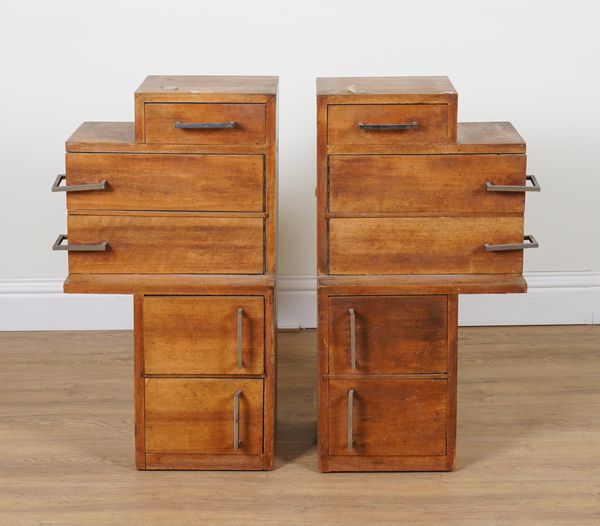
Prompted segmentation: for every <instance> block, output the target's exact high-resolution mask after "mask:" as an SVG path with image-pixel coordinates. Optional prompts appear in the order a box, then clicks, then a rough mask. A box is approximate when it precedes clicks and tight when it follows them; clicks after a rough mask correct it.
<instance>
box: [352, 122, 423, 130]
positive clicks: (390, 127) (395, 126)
mask: <svg viewBox="0 0 600 526" xmlns="http://www.w3.org/2000/svg"><path fill="white" fill-rule="evenodd" d="M358 127H359V128H360V129H361V130H371V131H402V130H416V129H417V128H418V127H419V123H418V122H406V123H402V124H368V123H366V122H359V123H358Z"/></svg>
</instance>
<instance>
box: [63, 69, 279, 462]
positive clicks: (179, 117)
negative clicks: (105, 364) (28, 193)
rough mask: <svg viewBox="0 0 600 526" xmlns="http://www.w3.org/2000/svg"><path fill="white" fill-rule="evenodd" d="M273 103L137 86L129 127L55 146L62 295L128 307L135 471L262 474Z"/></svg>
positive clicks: (259, 88)
mask: <svg viewBox="0 0 600 526" xmlns="http://www.w3.org/2000/svg"><path fill="white" fill-rule="evenodd" d="M276 94H277V78H276V77H198V76H187V77H163V76H159V77H148V78H147V79H146V80H145V81H144V82H143V83H142V85H141V86H140V87H139V88H138V90H137V91H136V94H135V116H136V118H135V123H84V124H83V125H81V126H80V127H79V129H78V130H77V131H76V132H75V133H74V134H73V135H72V136H71V138H70V139H69V140H68V141H67V152H68V153H67V156H66V178H65V180H64V183H63V184H62V185H61V184H60V183H62V182H63V181H61V180H60V179H57V183H55V185H56V184H58V185H59V186H55V187H54V188H53V190H54V191H65V192H66V193H67V208H68V211H69V214H68V246H70V248H71V249H72V250H70V251H69V272H70V274H69V277H68V278H67V280H66V281H65V285H64V290H65V292H76V293H82V292H83V293H107V294H134V380H135V415H136V419H135V463H136V466H137V467H138V469H160V470H164V469H227V470H233V469H236V470H262V469H272V467H273V458H274V430H275V385H276V378H275V375H276V362H275V359H276V357H275V326H276V320H275V299H274V287H275V273H276V268H277V266H276V253H277V252H276V238H277V110H276ZM86 185H93V186H92V188H89V187H88V186H86ZM73 245H75V246H73ZM82 245H83V246H82ZM86 245H88V247H86ZM90 245H91V247H90ZM67 248H68V247H67ZM90 248H92V249H93V250H90ZM62 249H64V248H62Z"/></svg>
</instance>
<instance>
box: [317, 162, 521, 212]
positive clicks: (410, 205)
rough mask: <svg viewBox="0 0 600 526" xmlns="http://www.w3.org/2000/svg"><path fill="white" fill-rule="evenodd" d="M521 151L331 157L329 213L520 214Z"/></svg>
mask: <svg viewBox="0 0 600 526" xmlns="http://www.w3.org/2000/svg"><path fill="white" fill-rule="evenodd" d="M525 164H526V159H525V156H524V155H332V156H331V157H330V158H329V211H330V212H331V213H333V214H336V213H356V214H386V213H387V214H399V215H418V214H423V215H430V216H431V215H469V214H523V212H524V209H525V193H524V192H521V193H518V192H488V191H487V190H486V183H487V182H491V183H494V184H496V185H516V186H524V185H525Z"/></svg>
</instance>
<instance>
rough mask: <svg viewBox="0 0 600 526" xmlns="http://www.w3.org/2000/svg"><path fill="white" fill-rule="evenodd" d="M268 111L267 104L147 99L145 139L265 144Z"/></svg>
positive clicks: (154, 141) (166, 142) (195, 142)
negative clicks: (160, 102) (170, 101)
mask: <svg viewBox="0 0 600 526" xmlns="http://www.w3.org/2000/svg"><path fill="white" fill-rule="evenodd" d="M265 115H266V112H265V105H264V104H208V103H196V104H179V103H166V104H159V103H146V104H145V105H144V123H145V132H146V142H147V143H164V144H265V137H266V135H265ZM230 123H233V124H230ZM178 126H187V127H188V128H183V127H178ZM194 126H196V127H194ZM222 126H232V127H222Z"/></svg>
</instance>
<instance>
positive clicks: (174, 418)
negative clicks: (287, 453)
mask: <svg viewBox="0 0 600 526" xmlns="http://www.w3.org/2000/svg"><path fill="white" fill-rule="evenodd" d="M145 384H146V387H145V413H146V414H145V420H144V422H145V427H146V429H145V436H146V453H201V454H217V455H218V454H229V455H233V454H239V455H257V454H260V453H262V446H263V443H262V439H263V435H262V427H263V381H262V380H259V379H256V380H249V379H240V380H238V379H231V378H222V379H214V378H210V379H209V378H146V380H145ZM238 390H239V391H241V396H240V399H239V433H240V435H239V436H240V445H239V449H237V450H236V449H234V435H233V428H234V425H233V415H234V395H235V393H236V391H238Z"/></svg>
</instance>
